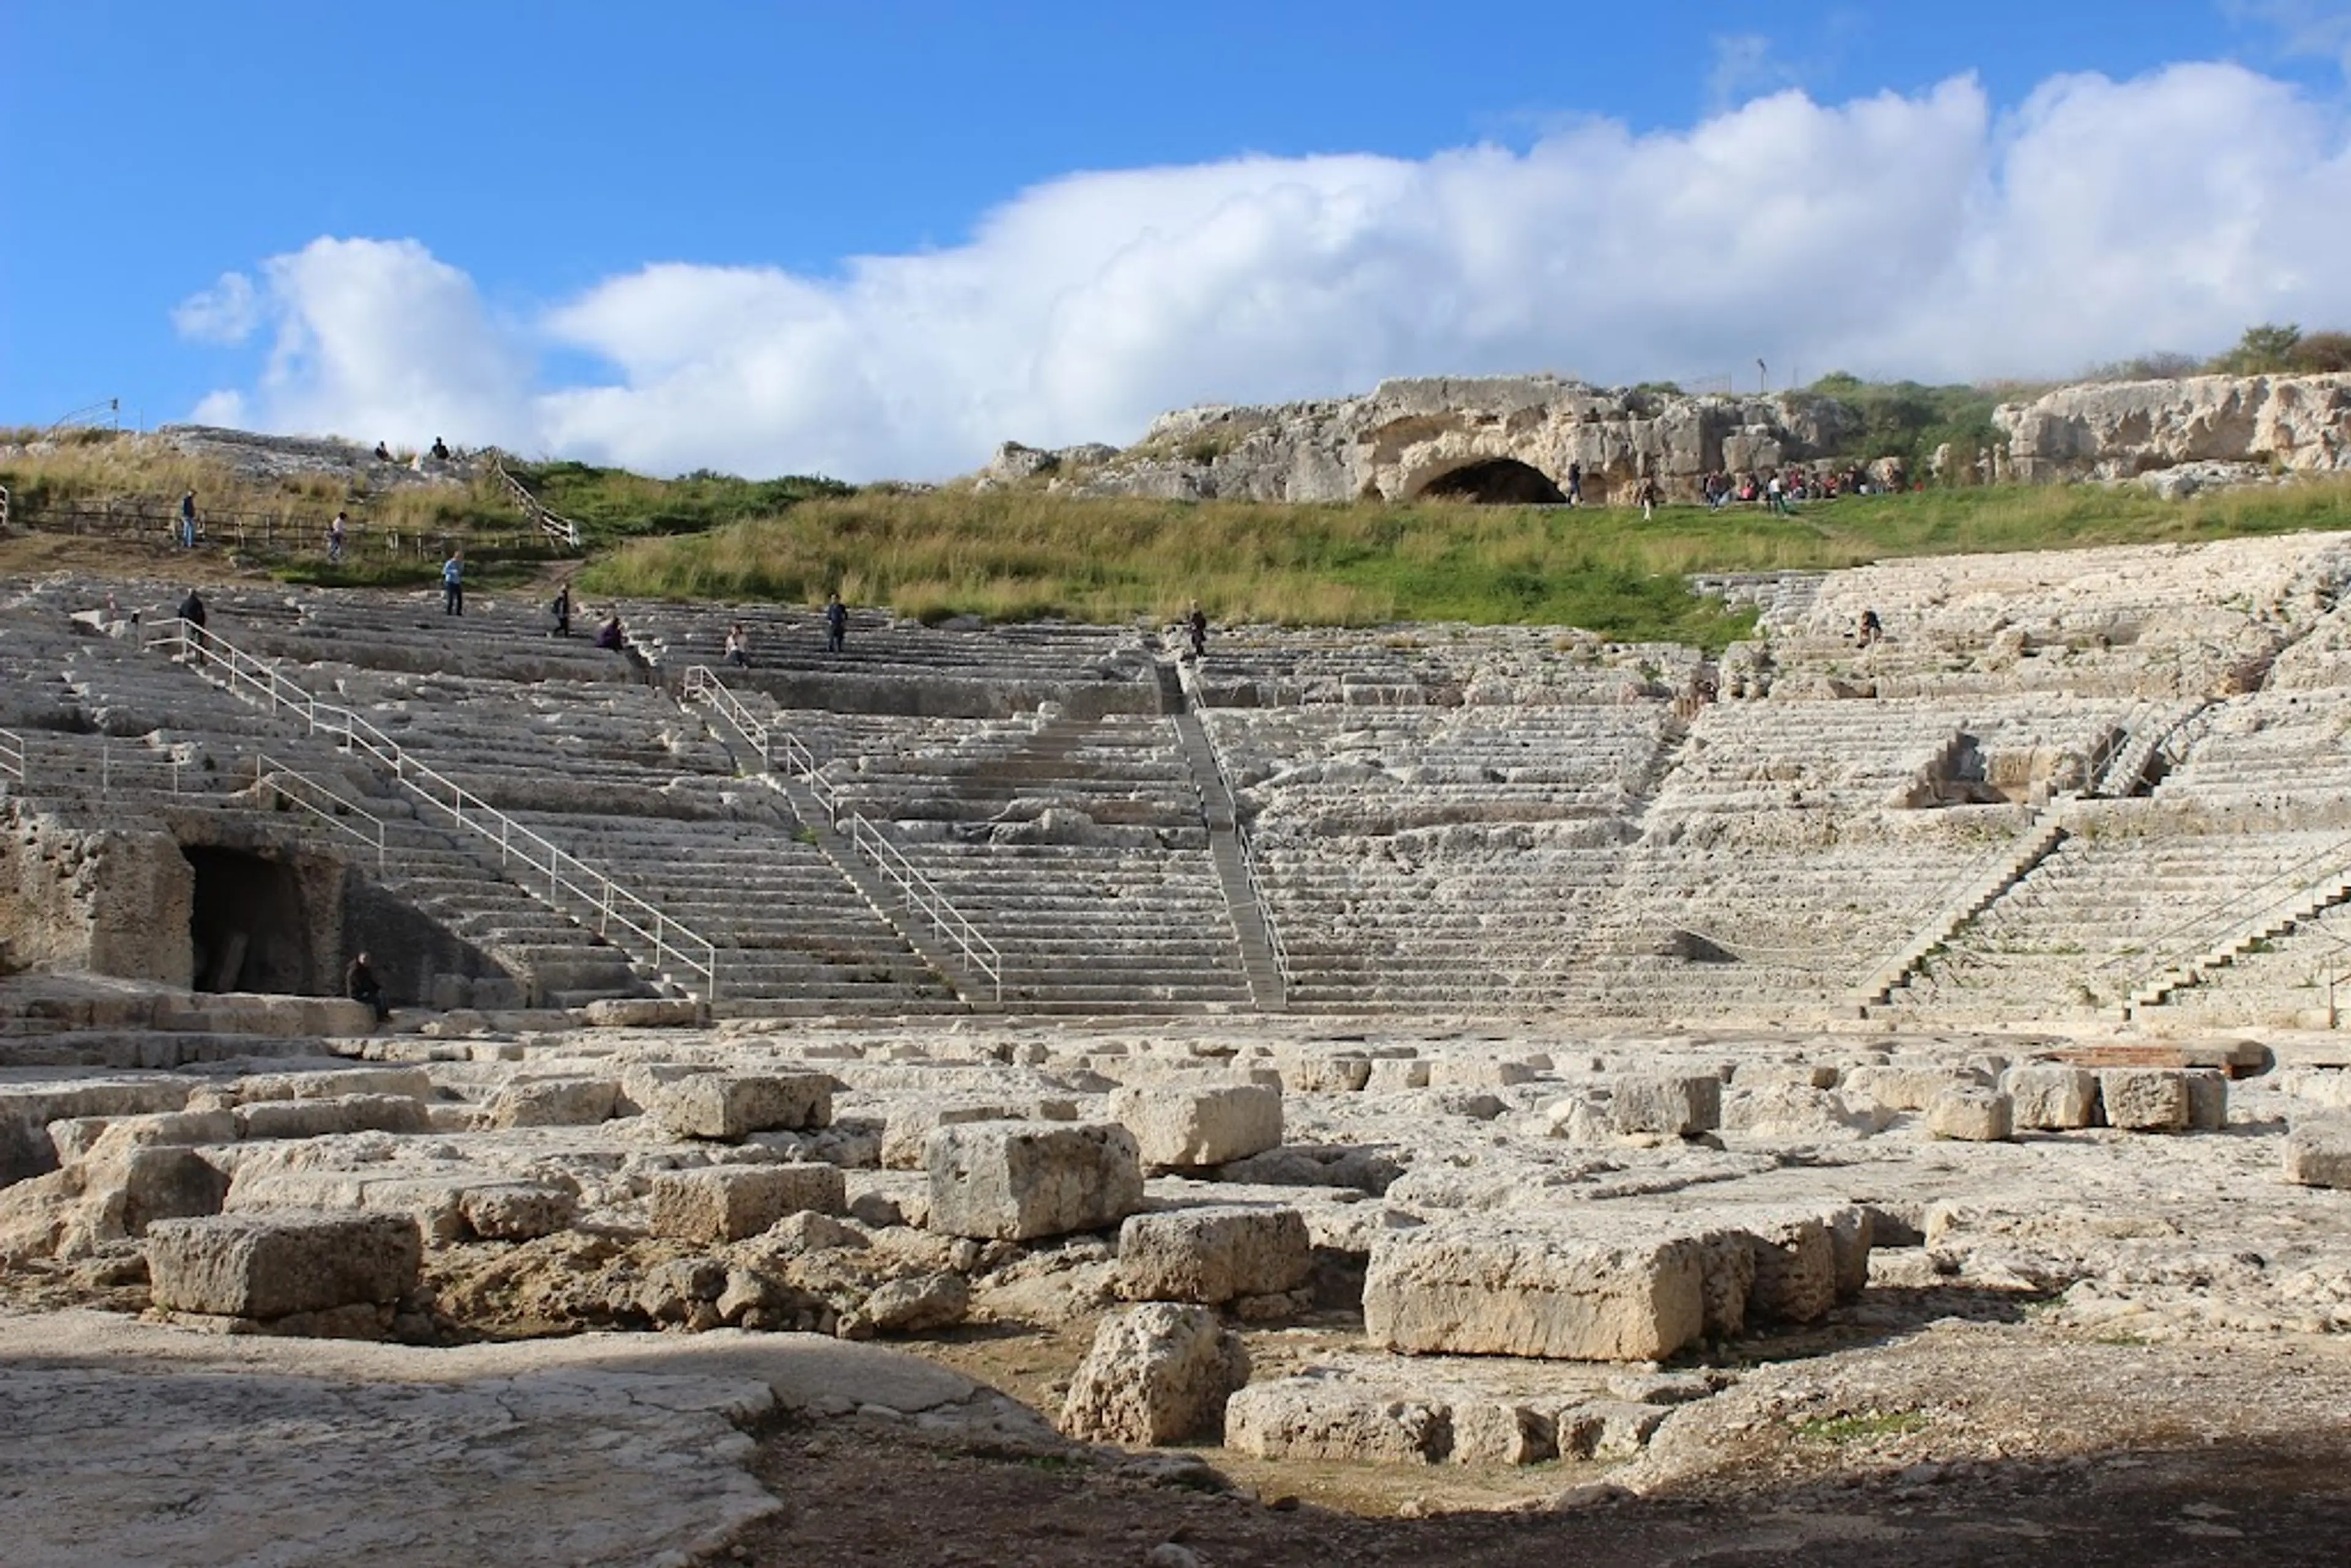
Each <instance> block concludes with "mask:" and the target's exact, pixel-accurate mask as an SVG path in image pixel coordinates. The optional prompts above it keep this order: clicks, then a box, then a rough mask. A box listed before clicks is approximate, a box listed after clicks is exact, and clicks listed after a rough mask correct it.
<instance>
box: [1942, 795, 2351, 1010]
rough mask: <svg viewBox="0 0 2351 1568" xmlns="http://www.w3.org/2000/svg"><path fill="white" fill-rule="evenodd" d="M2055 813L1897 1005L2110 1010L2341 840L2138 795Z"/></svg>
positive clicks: (2278, 891) (2330, 833) (2286, 885)
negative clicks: (2011, 874) (2042, 840)
mask: <svg viewBox="0 0 2351 1568" xmlns="http://www.w3.org/2000/svg"><path fill="white" fill-rule="evenodd" d="M2067 822H2068V828H2067V834H2066V837H2065V839H2064V841H2063V842H2062V843H2060V844H2059V846H2058V847H2057V849H2056V850H2055V851H2054V852H2053V853H2051V854H2050V855H2049V856H2048V858H2047V859H2045V860H2043V862H2041V863H2040V865H2038V866H2037V867H2035V868H2034V869H2033V871H2032V873H2030V874H2029V875H2028V876H2026V877H2025V878H2024V879H2023V880H2022V882H2021V883H2019V884H2018V885H2017V887H2016V888H2015V890H2014V891H2012V892H2011V893H2010V894H2008V895H2007V896H2005V897H2002V898H2001V899H2000V900H1999V901H1998V902H1996V903H1995V904H1992V905H1991V906H1990V907H1989V908H1988V909H1986V910H1985V911H1984V912H1983V914H1981V915H1979V916H1978V917H1977V918H1976V919H1975V920H1973V921H1971V922H1970V923H1969V924H1968V925H1965V926H1963V927H1961V928H1960V929H1959V932H1958V933H1956V934H1955V935H1954V936H1952V938H1951V939H1950V941H1949V943H1948V944H1947V946H1946V948H1945V950H1944V951H1943V952H1941V953H1939V954H1938V955H1936V956H1934V957H1932V958H1931V959H1930V960H1929V961H1928V964H1927V966H1926V967H1925V968H1924V970H1923V972H1922V973H1921V974H1920V975H1918V976H1917V977H1914V978H1913V979H1912V981H1911V982H1910V984H1909V985H1908V986H1907V987H1906V988H1904V990H1903V991H1901V992H1899V993H1897V995H1896V998H1895V1003H1896V1009H1909V1010H1913V1011H1917V1012H1922V1013H1927V1014H1929V1015H1932V1016H1947V1017H1951V1018H1954V1019H1967V1018H1982V1017H1998V1018H2015V1017H2031V1016H2042V1017H2063V1016H2067V1015H2069V1014H2071V1015H2075V1016H2082V1017H2092V1016H2096V1015H2098V1014H2100V1013H2106V1014H2111V1013H2112V1012H2113V1011H2114V1010H2115V1009H2118V1008H2119V1007H2120V1006H2121V1004H2122V1003H2123V1002H2124V1001H2125V1000H2126V998H2128V996H2129V995H2130V992H2131V990H2132V989H2133V988H2135V987H2136V986H2137V985H2139V984H2141V983H2143V982H2145V981H2147V980H2148V979H2151V978H2152V977H2155V976H2156V975H2157V974H2158V973H2159V972H2160V971H2162V970H2163V969H2164V968H2165V967H2167V966H2168V964H2171V963H2175V962H2178V961H2179V960H2181V959H2183V958H2186V957H2189V956H2193V955H2194V954H2195V953H2197V952H2198V951H2199V950H2200V949H2201V948H2202V946H2203V945H2204V943H2205V942H2206V941H2207V940H2208V939H2210V938H2211V937H2217V936H2220V934H2221V933H2222V932H2223V931H2224V930H2225V929H2226V928H2228V927H2229V926H2231V925H2232V924H2233V923H2234V922H2235V921H2236V920H2237V919H2238V918H2240V917H2241V916H2242V915H2246V914H2248V913H2250V912H2252V909H2253V907H2254V906H2255V904H2258V903H2260V902H2262V901H2263V900H2264V899H2265V898H2267V897H2269V896H2272V895H2282V894H2284V893H2286V892H2287V891H2290V887H2291V885H2292V884H2294V883H2296V882H2297V881H2298V880H2299V879H2300V875H2301V873H2300V872H2299V871H2298V870H2297V868H2299V867H2302V866H2304V864H2305V863H2306V862H2309V860H2310V858H2311V857H2312V856H2313V855H2314V854H2315V853H2319V852H2323V851H2325V850H2327V849H2328V848H2330V847H2331V846H2339V845H2340V844H2341V843H2342V842H2343V840H2344V835H2343V833H2342V832H2341V831H2339V830H2327V829H2309V828H2301V829H2297V828H2294V827H2290V826H2286V825H2284V823H2283V822H2282V821H2279V820H2277V819H2275V818H2268V819H2262V818H2253V819H2248V820H2240V821H2230V820H2227V819H2224V818H2218V817H2214V816H2210V815H2208V814H2206V813H2204V812H2202V811H2200V810H2197V809H2195V808H2193V807H2186V808H2183V807H2180V806H2178V805H2176V804H2172V803H2166V802H2152V801H2143V800H2126V801H2113V802H2104V803H2085V804H2084V805H2081V806H2076V807H2073V808H2070V809H2069V810H2068V815H2067ZM2249 901H2251V902H2249Z"/></svg>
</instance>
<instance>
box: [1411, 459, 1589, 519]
mask: <svg viewBox="0 0 2351 1568" xmlns="http://www.w3.org/2000/svg"><path fill="white" fill-rule="evenodd" d="M1421 494H1422V495H1424V496H1426V497H1429V498H1431V499H1432V500H1439V501H1474V502H1476V503H1478V504H1479V505H1480V506H1488V507H1563V506H1565V505H1567V495H1566V493H1565V492H1564V491H1562V490H1561V489H1560V487H1559V486H1557V485H1554V484H1552V481H1551V476H1549V475H1547V474H1545V473H1544V472H1543V471H1542V470H1541V469H1540V468H1537V467H1535V466H1533V465H1531V464H1526V463H1521V462H1520V461H1519V460H1518V459H1516V458H1515V457H1489V458H1488V459H1486V461H1484V462H1482V463H1471V464H1468V465H1466V466H1464V467H1460V468H1456V469H1454V470H1453V471H1452V472H1451V473H1449V474H1441V475H1439V476H1437V477H1436V478H1435V479H1432V480H1431V481H1429V483H1428V484H1427V486H1426V487H1424V488H1423V489H1422V491H1421Z"/></svg>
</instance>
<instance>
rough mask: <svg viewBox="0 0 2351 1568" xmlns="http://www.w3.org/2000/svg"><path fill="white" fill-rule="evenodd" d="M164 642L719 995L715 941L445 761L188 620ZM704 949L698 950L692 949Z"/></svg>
mask: <svg viewBox="0 0 2351 1568" xmlns="http://www.w3.org/2000/svg"><path fill="white" fill-rule="evenodd" d="M164 643H172V644H176V645H177V647H178V648H179V650H180V652H179V653H177V654H176V655H174V656H175V657H178V658H180V659H181V660H182V661H183V662H185V663H188V664H191V666H192V667H194V666H196V665H198V664H201V665H202V666H203V668H199V669H198V673H199V674H204V673H205V671H206V670H209V669H218V670H221V671H223V672H224V673H225V675H226V677H227V678H226V680H225V682H224V683H223V684H224V685H225V687H226V689H227V690H228V691H230V692H231V693H232V694H234V695H237V696H240V697H243V698H245V699H246V700H247V701H266V703H267V705H268V706H269V709H270V711H271V712H272V713H277V712H280V711H284V712H287V713H291V714H293V715H295V716H298V717H299V718H301V719H302V720H303V722H304V724H305V725H306V726H307V727H308V729H309V731H310V733H311V734H313V735H317V734H321V733H323V734H325V735H327V736H328V737H330V738H333V739H336V740H339V741H340V742H341V743H342V745H343V747H344V748H345V749H347V750H357V751H361V752H364V753H366V754H367V755H368V756H369V757H370V758H371V759H373V760H374V761H375V763H376V764H377V765H378V766H379V767H381V768H385V769H386V770H388V771H389V772H390V773H391V774H392V778H393V779H396V780H398V781H399V782H400V783H401V784H402V786H403V787H405V788H406V789H408V790H409V792H410V793H411V794H413V795H414V796H415V797H416V798H417V799H418V800H422V801H423V802H424V803H425V804H426V805H428V806H431V807H432V808H433V809H434V810H437V811H440V812H442V813H444V815H445V816H447V817H448V818H449V820H450V821H452V822H453V823H454V824H455V825H456V826H457V827H460V828H463V829H465V831H468V832H470V833H473V834H474V835H475V837H477V838H480V839H483V840H485V841H488V842H490V843H494V844H496V846H497V849H498V866H499V869H500V870H501V871H503V870H505V869H506V868H507V865H508V864H509V863H510V862H520V863H521V864H522V866H523V867H524V868H525V869H526V870H528V871H529V872H530V873H532V874H531V879H530V880H528V881H525V880H523V879H522V878H519V877H517V878H516V879H515V880H516V885H517V886H518V887H520V888H522V889H523V891H524V892H526V893H528V894H531V895H532V896H534V897H536V898H539V899H541V900H542V901H543V902H544V903H546V904H549V906H550V907H553V908H556V909H559V910H560V909H562V908H563V904H561V903H560V902H559V897H560V895H569V897H570V898H571V899H573V900H575V901H576V902H577V903H579V904H585V905H586V906H587V907H588V908H589V909H590V911H592V912H593V913H594V915H595V916H596V925H595V931H596V934H597V935H598V936H603V937H606V938H607V939H611V938H612V928H613V927H614V926H616V925H617V926H618V927H620V928H621V929H622V930H623V931H626V932H628V933H630V934H632V935H633V936H636V937H637V938H639V940H641V941H643V942H644V943H646V944H649V945H650V946H651V947H652V949H653V962H654V963H656V964H657V965H658V964H669V963H674V964H676V965H678V966H679V967H683V968H684V969H686V970H688V971H689V972H691V973H693V974H696V975H699V976H701V977H702V981H703V988H704V998H705V1000H709V1001H716V999H717V997H718V948H717V946H716V944H715V943H713V942H711V941H709V940H708V939H707V938H705V937H704V936H701V935H700V934H699V933H697V932H695V931H694V930H693V929H691V928H690V927H688V926H687V925H684V923H683V922H681V921H679V920H677V919H675V918H674V917H673V916H672V915H670V914H669V913H668V912H667V911H665V910H664V909H662V908H661V907H660V906H659V905H657V904H652V903H649V902H648V901H646V900H645V899H643V898H641V897H639V896H638V895H637V894H633V893H631V892H630V891H629V890H628V889H627V888H624V887H622V885H621V884H620V883H617V882H615V881H613V879H612V878H611V876H609V875H607V874H606V873H603V872H601V871H599V870H597V869H596V868H595V867H594V866H591V865H590V864H588V862H585V861H583V860H581V859H580V857H579V856H577V855H575V854H573V853H571V852H569V850H566V849H564V848H563V847H562V846H560V845H559V844H557V843H555V842H554V841H552V840H549V839H548V838H546V837H545V836H543V835H542V834H540V833H538V832H536V831H533V830H531V829H529V828H528V827H525V826H524V825H523V824H522V823H520V822H517V821H515V820H514V819H513V818H512V817H509V816H507V814H506V813H505V812H504V811H502V810H498V809H497V808H496V806H493V805H491V804H490V803H489V802H488V801H487V800H483V799H482V798H481V797H480V796H479V795H476V794H475V793H474V792H473V791H472V790H470V789H466V788H465V786H464V785H462V784H460V783H458V782H457V781H456V780H455V779H451V778H449V777H448V776H447V775H446V774H444V773H442V772H441V771H440V770H439V769H437V768H433V767H431V766H429V765H427V764H425V763H423V762H419V761H418V760H416V758H413V757H412V756H410V755H409V754H408V752H407V751H406V750H405V749H404V748H403V747H402V746H401V745H400V743H399V742H397V741H395V740H393V739H392V737H390V736H388V735H386V734H384V733H383V731H381V730H380V729H378V728H377V727H375V726H374V725H372V724H370V723H369V722H368V721H367V720H366V719H364V718H361V717H360V716H359V715H358V714H356V713H353V712H352V711H351V710H350V709H349V708H345V707H338V706H333V705H330V704H327V703H322V702H320V701H319V700H318V699H317V698H316V697H314V696H312V695H310V694H309V693H308V692H306V691H304V690H303V689H302V688H301V687H300V686H298V685H295V684H294V683H293V682H292V681H290V680H288V679H287V678H286V676H285V675H284V674H282V673H280V672H279V670H278V669H277V666H276V665H275V664H269V663H268V662H266V660H261V659H256V658H255V657H253V656H252V655H251V654H249V653H245V652H244V651H243V650H241V649H239V648H237V647H235V646H234V645H233V644H231V643H227V642H225V640H223V639H222V638H221V637H220V636H219V635H218V634H217V633H215V632H209V631H206V630H205V629H204V628H203V627H201V626H193V625H191V624H189V623H188V622H185V621H174V622H171V623H170V624H169V626H167V627H166V628H164V629H163V630H162V631H160V632H156V633H154V634H153V635H152V636H151V638H150V639H149V640H148V642H147V643H145V644H144V645H145V646H149V647H153V646H157V645H160V644H164ZM542 886H543V887H544V891H543V892H542V891H541V889H542ZM697 951H698V952H699V953H700V955H701V956H699V957H697V956H695V953H696V952H697Z"/></svg>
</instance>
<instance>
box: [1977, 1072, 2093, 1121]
mask: <svg viewBox="0 0 2351 1568" xmlns="http://www.w3.org/2000/svg"><path fill="white" fill-rule="evenodd" d="M2000 1084H2001V1092H2002V1093H2004V1094H2006V1095H2007V1096H2008V1099H2009V1109H2010V1115H2011V1120H2012V1122H2013V1123H2014V1124H2015V1125H2016V1126H2018V1127H2023V1128H2030V1129H2031V1130H2032V1131H2034V1132H2049V1133H2054V1132H2066V1131H2070V1130H2073V1129H2074V1128H2079V1127H2090V1126H2095V1125H2096V1124H2097V1120H2098V1075H2097V1074H2096V1073H2095V1072H2092V1071H2089V1070H2087V1069H2086V1068H2080V1067H2065V1066H2061V1065H2056V1064H2053V1063H2035V1064H2027V1065H2024V1066H2021V1067H2011V1068H2010V1069H2009V1070H2008V1071H2006V1072H2004V1073H2002V1074H2001V1080H2000Z"/></svg>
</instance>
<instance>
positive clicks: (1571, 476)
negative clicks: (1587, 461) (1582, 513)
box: [1567, 463, 1583, 507]
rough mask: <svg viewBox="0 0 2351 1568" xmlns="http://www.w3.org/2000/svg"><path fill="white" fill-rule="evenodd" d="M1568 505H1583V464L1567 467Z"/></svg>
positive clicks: (1572, 464) (1573, 464)
mask: <svg viewBox="0 0 2351 1568" xmlns="http://www.w3.org/2000/svg"><path fill="white" fill-rule="evenodd" d="M1567 504H1568V505H1569V506H1571V507H1580V506H1582V505H1583V464H1581V463H1571V464H1569V465H1567Z"/></svg>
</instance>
